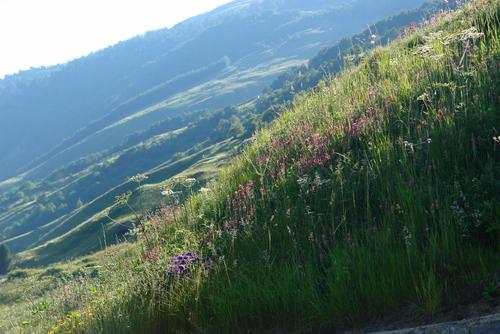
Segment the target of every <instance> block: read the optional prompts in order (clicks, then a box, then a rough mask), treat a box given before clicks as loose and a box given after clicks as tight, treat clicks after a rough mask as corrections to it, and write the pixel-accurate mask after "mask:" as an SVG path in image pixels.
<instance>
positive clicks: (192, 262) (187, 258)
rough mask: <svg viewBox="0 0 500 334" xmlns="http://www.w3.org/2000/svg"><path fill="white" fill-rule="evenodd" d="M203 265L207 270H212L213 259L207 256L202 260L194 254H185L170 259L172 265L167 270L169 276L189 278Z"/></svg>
mask: <svg viewBox="0 0 500 334" xmlns="http://www.w3.org/2000/svg"><path fill="white" fill-rule="evenodd" d="M200 264H203V265H204V268H205V269H206V270H208V269H210V266H211V258H210V257H209V256H206V257H205V258H203V259H201V257H200V256H199V255H197V254H195V253H193V252H189V251H188V252H184V253H183V254H180V255H177V256H173V257H172V258H171V259H170V265H169V266H168V269H167V274H168V275H169V276H176V277H188V276H189V275H190V272H191V270H192V269H194V267H196V266H197V265H200Z"/></svg>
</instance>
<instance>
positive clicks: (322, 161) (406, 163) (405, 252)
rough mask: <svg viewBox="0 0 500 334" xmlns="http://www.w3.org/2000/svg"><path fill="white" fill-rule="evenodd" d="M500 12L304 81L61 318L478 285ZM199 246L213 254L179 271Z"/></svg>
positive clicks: (297, 307) (425, 310)
mask: <svg viewBox="0 0 500 334" xmlns="http://www.w3.org/2000/svg"><path fill="white" fill-rule="evenodd" d="M499 14H500V4H499V2H498V1H495V0H478V1H473V2H471V3H470V4H468V5H466V6H465V7H464V8H462V9H460V10H459V11H458V12H456V13H450V14H447V15H444V16H443V17H442V18H441V19H440V20H439V21H438V22H433V23H431V24H430V25H429V26H427V27H426V28H424V29H422V30H419V31H417V32H415V33H414V34H412V35H410V36H408V37H406V38H404V39H402V40H401V41H399V42H397V43H394V44H392V45H390V46H389V47H386V48H379V49H376V50H375V51H374V52H372V53H371V54H370V55H369V56H367V57H366V59H365V60H363V61H362V63H361V64H360V65H359V66H357V67H355V68H350V69H346V70H345V71H344V72H343V73H341V74H340V75H338V76H337V77H336V78H334V79H332V80H331V81H328V82H324V83H322V84H320V85H319V86H318V87H317V88H316V89H315V90H314V91H311V92H309V93H307V94H304V95H303V96H300V97H299V98H297V100H296V101H295V103H294V107H293V108H292V109H291V110H289V111H287V112H285V113H284V114H283V115H281V117H280V118H279V119H278V120H277V121H276V122H274V123H273V124H272V125H271V126H270V127H269V128H268V129H266V130H263V131H261V132H259V133H258V134H256V136H255V138H254V141H253V143H252V144H250V145H249V146H248V147H247V149H246V150H245V151H244V152H243V153H242V155H241V156H240V157H239V158H238V159H236V160H235V161H234V162H233V164H232V166H231V167H230V168H228V169H226V170H224V171H223V172H222V175H221V177H220V179H219V180H218V181H217V183H214V184H212V185H211V186H210V188H209V189H208V190H207V189H205V191H204V192H203V193H200V194H197V195H193V196H192V197H191V198H190V199H189V200H188V201H187V202H186V204H185V205H184V206H183V208H182V209H181V210H180V211H178V212H177V214H176V215H172V214H165V213H163V214H164V215H165V217H168V218H165V219H163V218H162V217H163V216H162V215H161V214H159V216H154V217H153V218H151V217H150V218H151V219H150V220H151V221H148V222H146V223H145V225H144V226H150V227H149V228H145V229H144V231H142V233H144V234H147V235H148V238H147V240H148V244H149V246H146V245H143V246H142V247H144V248H145V249H144V250H143V251H142V253H141V254H143V255H142V258H136V259H129V260H128V261H129V262H127V263H128V265H127V266H122V269H121V271H120V272H116V273H113V274H111V275H114V278H112V279H109V280H108V281H107V282H106V283H98V284H97V285H96V286H95V287H94V288H95V289H98V291H99V293H100V294H101V295H100V296H101V297H99V298H96V299H92V298H91V299H89V301H88V302H87V304H86V305H85V306H84V307H83V308H81V309H80V310H79V311H77V312H76V313H72V314H71V315H69V316H68V317H67V318H66V319H64V320H63V321H62V322H61V323H60V324H59V325H58V326H56V327H54V328H53V332H64V331H68V330H69V331H73V332H85V333H97V332H104V333H115V332H116V333H127V332H130V333H135V332H143V333H164V332H214V333H215V332H217V333H220V332H227V333H234V332H248V331H250V332H259V331H263V330H288V331H297V332H301V331H307V330H314V331H316V330H320V329H332V328H335V327H337V326H342V325H344V326H349V325H352V324H354V323H356V322H359V321H364V320H367V319H370V318H375V317H379V316H383V315H386V314H388V313H391V312H397V311H398V310H400V309H401V308H402V307H410V308H412V309H414V310H415V312H421V313H422V314H433V313H434V312H436V311H438V310H439V309H440V308H442V307H444V306H450V305H454V304H456V303H457V302H459V301H461V300H462V296H461V293H462V291H463V290H464V289H467V288H470V287H479V288H480V287H481V282H484V281H486V280H488V277H489V275H490V274H492V273H498V271H499V270H500V268H499V266H500V264H499V262H498V256H499V255H500V253H499V250H500V249H499V231H500V228H499V220H498V217H499V216H500V196H499V192H498V189H500V187H499V186H500V165H499V160H500V155H499V150H500V146H499V145H500V144H499V143H498V141H499V140H500V139H498V138H497V137H498V135H499V133H498V131H499V126H500V119H499V118H500V114H499V105H500V103H499V102H500V101H499V96H500V94H499V93H500V82H499V81H500V80H499V75H498V71H500V68H499V66H500V65H499V64H500V36H499V34H498V33H499ZM494 137H495V139H493V138H494ZM187 251H191V252H194V253H196V255H198V256H200V257H201V258H204V257H205V256H210V260H206V261H209V265H207V262H202V261H198V262H194V263H192V264H191V263H190V264H188V265H187V266H186V268H185V269H183V270H181V271H182V272H180V273H176V274H169V273H168V269H169V268H172V263H173V262H172V261H173V260H172V259H171V257H172V256H175V255H178V254H184V253H185V252H187ZM202 263H204V265H202ZM117 280H120V283H119V284H118V282H117ZM115 286H119V287H120V288H119V289H118V288H115Z"/></svg>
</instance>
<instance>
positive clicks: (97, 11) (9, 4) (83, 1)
mask: <svg viewBox="0 0 500 334" xmlns="http://www.w3.org/2000/svg"><path fill="white" fill-rule="evenodd" d="M227 2H230V0H0V79H1V78H3V77H4V76H5V75H6V74H11V73H15V72H17V71H19V70H23V69H29V68H30V67H39V66H48V65H54V64H59V63H64V62H67V61H69V60H72V59H74V58H78V57H80V56H83V55H86V54H88V53H90V52H92V51H96V50H99V49H102V48H105V47H107V46H109V45H112V44H115V43H117V42H119V41H122V40H125V39H128V38H130V37H133V36H135V35H140V34H143V33H145V32H146V31H150V30H155V29H160V28H165V27H172V26H173V25H175V24H176V23H178V22H181V21H183V20H185V19H187V18H189V17H192V16H195V15H198V14H201V13H204V12H207V11H210V10H212V9H214V8H216V7H217V6H219V5H222V4H224V3H227Z"/></svg>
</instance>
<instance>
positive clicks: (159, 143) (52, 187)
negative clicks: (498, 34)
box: [0, 3, 446, 266]
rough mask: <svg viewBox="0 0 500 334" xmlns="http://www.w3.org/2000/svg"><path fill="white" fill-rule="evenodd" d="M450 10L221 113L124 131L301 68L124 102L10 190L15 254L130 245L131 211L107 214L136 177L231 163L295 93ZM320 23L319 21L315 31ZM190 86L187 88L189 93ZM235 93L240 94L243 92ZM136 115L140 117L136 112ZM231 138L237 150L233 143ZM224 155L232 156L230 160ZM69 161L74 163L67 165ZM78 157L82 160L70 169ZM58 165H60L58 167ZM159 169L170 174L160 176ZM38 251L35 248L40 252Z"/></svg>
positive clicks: (394, 21) (385, 31)
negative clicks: (215, 156) (207, 162)
mask: <svg viewBox="0 0 500 334" xmlns="http://www.w3.org/2000/svg"><path fill="white" fill-rule="evenodd" d="M445 7H446V6H444V5H442V4H437V3H432V4H426V5H424V6H422V7H421V8H418V9H415V10H410V11H405V12H403V13H400V14H398V15H396V16H394V17H391V18H389V19H386V20H383V21H381V22H379V23H377V24H374V25H372V26H369V27H368V29H366V30H365V31H364V32H362V33H361V34H358V35H355V36H353V37H352V38H350V39H345V40H342V41H341V42H339V43H337V44H336V45H335V46H333V47H331V48H329V49H325V50H323V51H322V52H321V53H320V54H319V55H318V56H316V57H315V58H314V59H313V60H311V61H310V63H309V64H308V66H300V67H297V68H295V69H294V70H293V71H290V72H289V73H287V74H286V75H284V76H282V77H279V78H278V79H277V80H275V82H274V83H273V84H272V85H271V86H270V87H269V88H268V89H266V91H265V93H263V94H262V95H260V96H259V97H258V98H255V99H253V100H250V101H247V102H246V103H243V104H241V105H236V106H233V107H226V108H224V109H221V110H217V111H208V110H201V111H193V112H190V113H186V114H181V115H178V116H171V117H168V118H166V119H164V120H162V121H160V122H158V123H155V124H154V125H153V126H152V127H150V128H147V129H145V130H141V131H137V132H134V133H129V132H128V130H125V129H124V128H123V127H122V126H123V125H124V124H128V123H129V121H131V122H135V121H136V120H138V119H142V118H143V117H149V116H147V115H149V114H157V111H158V110H161V109H162V108H167V109H168V108H170V107H171V106H173V105H176V106H177V107H179V106H180V105H182V104H184V103H188V104H189V103H191V102H189V101H191V100H192V99H193V98H195V99H197V98H198V97H200V96H201V95H203V96H209V95H213V96H215V95H217V93H216V91H217V90H219V89H220V90H223V91H225V90H227V87H228V86H227V85H226V84H227V83H228V82H229V81H231V80H232V82H233V83H234V84H235V85H236V86H238V85H240V84H241V83H242V82H244V81H246V80H250V81H252V82H253V81H255V80H256V78H257V77H259V76H260V75H268V74H270V73H271V72H272V71H277V72H276V73H278V72H281V71H283V70H284V69H286V68H288V67H290V66H291V65H292V64H293V62H292V63H291V62H289V61H285V60H284V59H281V60H277V61H275V62H274V63H273V64H270V65H269V66H270V67H268V66H267V65H262V66H258V70H257V68H256V70H255V71H253V70H251V71H241V70H239V71H238V70H237V68H232V70H231V71H233V72H234V75H231V76H230V77H231V78H233V79H234V80H233V79H231V80H229V79H228V80H229V81H228V80H224V81H223V82H222V81H217V80H216V81H215V82H214V85H211V84H201V86H200V87H202V89H201V88H200V89H188V88H189V87H187V86H184V84H183V83H187V82H190V80H191V79H192V78H194V77H196V78H201V77H203V75H204V74H203V73H205V74H206V73H209V72H210V71H211V70H212V69H213V68H216V67H217V66H219V65H220V62H218V63H216V64H212V65H210V66H207V68H206V69H205V70H204V71H201V72H200V71H195V72H193V73H190V74H189V75H187V76H180V77H178V78H177V77H176V78H174V79H171V80H170V81H169V82H168V83H167V84H165V85H159V86H157V87H155V88H154V89H151V90H149V91H147V92H145V93H143V94H141V95H139V96H138V97H137V98H133V99H131V100H129V101H127V102H126V103H124V104H121V105H120V106H119V107H118V108H117V111H116V113H113V114H112V115H110V116H109V117H105V118H103V119H102V120H100V121H99V122H98V123H99V124H100V125H99V126H105V124H111V125H109V126H106V127H105V128H104V130H102V131H100V130H99V131H97V132H96V133H94V134H92V135H89V136H88V137H87V139H85V140H84V141H82V142H81V143H80V144H75V143H73V144H75V145H76V146H75V145H73V146H71V147H72V149H69V147H68V149H67V150H64V151H62V152H61V154H57V155H56V156H54V157H53V159H52V160H51V161H52V162H51V163H48V162H45V163H40V164H38V165H37V167H35V168H31V169H30V170H29V171H27V172H26V173H24V174H23V175H22V178H24V180H26V179H32V180H33V181H28V182H26V181H22V178H21V180H20V181H16V182H14V184H10V185H5V183H4V186H3V189H2V190H3V191H2V193H1V194H0V240H5V242H7V243H8V244H9V246H10V247H11V249H12V250H13V251H15V252H23V253H21V254H18V265H22V266H25V265H28V264H29V265H33V264H37V265H41V264H46V263H47V262H55V261H58V260H62V259H68V258H72V257H74V256H78V255H81V254H86V253H87V252H89V251H93V250H97V249H100V248H101V247H102V244H103V243H102V241H98V239H97V235H99V236H100V234H102V231H103V227H102V226H103V225H104V226H105V227H106V228H104V231H105V234H106V239H108V240H110V241H111V242H115V241H116V240H121V239H122V234H123V233H125V232H126V231H127V228H126V226H131V224H132V221H131V220H130V217H131V216H130V215H129V213H127V212H121V211H119V214H120V215H123V216H113V219H116V220H118V221H122V223H121V224H119V225H118V226H117V225H116V224H112V223H109V219H107V218H106V217H104V216H103V214H102V212H107V211H109V210H110V209H111V206H112V205H113V202H114V197H115V196H117V195H120V194H121V193H122V192H126V191H128V190H132V191H134V194H138V193H139V192H138V191H137V186H138V185H137V184H134V183H133V182H128V178H129V177H130V176H132V175H135V174H137V173H145V174H147V175H150V174H151V173H154V175H155V176H156V175H162V176H163V177H164V179H161V178H158V177H154V178H152V177H150V178H149V180H148V181H147V183H148V184H149V185H150V186H151V187H152V188H151V189H153V188H154V189H156V188H158V187H159V186H161V185H155V183H157V182H160V183H161V182H163V181H165V180H166V179H167V178H170V177H173V176H174V175H176V174H177V173H179V172H181V171H182V170H183V169H186V168H190V167H191V166H193V164H196V163H197V162H198V161H200V160H203V159H207V158H208V156H209V155H210V154H211V153H210V152H220V153H221V154H222V156H223V157H230V156H231V155H232V153H231V151H233V148H234V147H237V146H238V145H239V144H240V143H241V142H243V141H244V140H245V139H246V138H248V137H250V136H251V134H252V133H253V132H254V131H255V129H257V128H259V127H261V126H262V125H263V124H266V123H267V122H269V121H270V120H272V119H273V118H275V117H277V115H278V114H279V112H280V110H283V109H284V106H286V105H289V104H290V103H291V101H292V99H293V97H294V96H295V95H297V94H299V93H300V92H302V91H305V90H307V89H309V88H312V87H314V86H315V85H316V84H317V83H318V82H319V80H321V79H324V78H326V77H328V76H330V75H333V74H334V73H336V72H338V71H339V70H340V69H341V68H342V67H343V66H345V65H346V64H347V65H349V64H352V63H353V62H352V58H353V57H354V58H356V59H359V58H360V57H362V55H363V54H364V52H366V50H369V49H371V48H373V47H375V46H377V45H381V44H382V45H383V44H386V43H387V42H388V41H390V40H393V39H395V38H397V35H398V33H399V32H400V31H401V30H402V29H403V28H404V27H405V26H407V25H409V24H410V22H412V21H416V22H423V21H425V20H427V19H428V18H429V17H430V15H431V13H432V12H434V11H436V10H438V9H440V8H441V9H442V8H445ZM332 15H333V14H332ZM314 22H315V21H314ZM314 22H312V23H311V24H315V23H314ZM374 32H375V33H376V34H377V36H376V40H374V41H371V40H370V38H371V37H370V36H371V35H372V34H373V33H374ZM371 42H373V43H371ZM357 61H358V60H356V62H357ZM270 71H271V72H270ZM202 74H203V75H202ZM200 76H201V77H200ZM189 78H191V79H189ZM228 78H229V77H228ZM200 80H201V79H200ZM219 86H220V87H219ZM217 87H218V88H217ZM170 89H176V92H177V93H176V94H175V96H176V97H175V98H173V99H170V98H168V99H167V100H166V102H165V101H163V102H160V103H157V104H155V105H153V106H150V107H147V106H148V103H149V102H151V101H152V99H157V100H158V101H160V100H162V99H163V98H164V97H166V96H167V95H168V92H167V91H168V90H170ZM185 89H187V90H186V91H183V90H185ZM214 89H215V90H214ZM231 94H236V95H235V96H237V95H238V94H237V91H234V92H233V93H231ZM200 98H201V97H200ZM202 99H204V98H202ZM239 99H241V97H239ZM148 101H149V102H148ZM169 106H170V107H169ZM141 108H144V109H142V110H141ZM134 110H141V111H140V112H137V113H136V114H133V112H134ZM129 113H132V114H133V115H132V116H128V117H125V118H123V119H120V117H118V118H117V117H115V116H116V115H122V116H123V115H125V114H129ZM113 122H114V123H113ZM141 122H142V121H141ZM94 125H95V126H97V125H98V124H97V123H96V124H94ZM94 125H93V126H94ZM112 133H120V138H122V137H123V138H124V140H123V142H122V143H120V144H119V145H117V146H114V147H112V148H110V149H107V150H103V151H99V152H98V153H94V154H90V155H86V156H85V154H86V153H88V152H89V151H85V150H83V151H80V150H79V149H76V148H77V147H80V148H83V147H86V148H92V149H91V150H93V149H98V147H99V145H101V144H102V143H106V145H111V143H112V142H113V140H114V139H113V138H112V136H113V135H112ZM127 133H128V135H127V136H126V137H125V134H127ZM227 140H231V141H233V143H231V145H226V141H227ZM96 145H97V146H96ZM111 146H112V145H111ZM74 149H76V150H74ZM221 150H226V151H225V152H224V153H223V152H222V151H221ZM80 155H83V157H80ZM64 156H65V157H66V158H68V159H66V158H63V157H64ZM73 158H75V159H76V158H78V159H77V160H75V161H73V162H70V163H67V164H65V163H64V162H65V161H66V160H68V161H69V160H71V159H73ZM220 163H222V161H220ZM54 164H55V165H57V168H56V169H55V170H54V168H53V166H54ZM212 168H213V167H212ZM156 170H162V172H161V173H156V172H154V171H156ZM45 175H46V176H45ZM200 176H201V175H200ZM153 180H154V181H153ZM0 187H1V185H0ZM155 187H156V188H155ZM158 203H159V201H158V200H157V199H156V200H154V201H151V202H150V203H146V206H148V207H155V206H156V205H157V204H158ZM113 212H115V211H113ZM127 217H128V218H127ZM70 236H71V238H69V237H70ZM65 237H68V238H69V239H68V240H66V241H64V238H65ZM117 238H118V239H117ZM75 243H76V244H79V245H81V247H75V248H68V247H61V246H62V245H63V244H66V245H71V244H75ZM35 248H36V250H34V251H31V250H32V249H35ZM42 250H43V251H42ZM49 250H50V251H49ZM28 259H29V260H28Z"/></svg>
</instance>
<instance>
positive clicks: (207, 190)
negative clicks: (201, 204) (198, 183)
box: [200, 188, 210, 194]
mask: <svg viewBox="0 0 500 334" xmlns="http://www.w3.org/2000/svg"><path fill="white" fill-rule="evenodd" d="M209 192H210V189H208V188H201V189H200V193H202V194H208V193H209Z"/></svg>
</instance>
